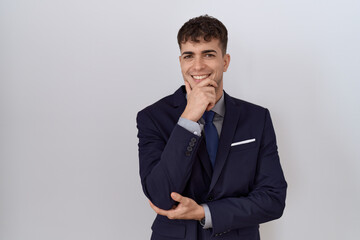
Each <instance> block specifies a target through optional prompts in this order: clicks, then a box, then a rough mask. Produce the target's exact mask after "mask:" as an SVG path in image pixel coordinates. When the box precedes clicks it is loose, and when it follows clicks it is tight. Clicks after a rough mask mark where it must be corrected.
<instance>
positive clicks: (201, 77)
mask: <svg viewBox="0 0 360 240" xmlns="http://www.w3.org/2000/svg"><path fill="white" fill-rule="evenodd" d="M207 76H209V75H202V76H193V78H195V79H196V80H201V79H204V78H206V77H207Z"/></svg>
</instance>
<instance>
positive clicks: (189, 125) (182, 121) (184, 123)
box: [178, 117, 201, 137]
mask: <svg viewBox="0 0 360 240" xmlns="http://www.w3.org/2000/svg"><path fill="white" fill-rule="evenodd" d="M178 124H179V125H180V126H181V127H183V128H185V129H186V130H188V131H189V132H192V133H193V134H195V135H197V136H199V137H200V136H201V128H200V125H199V124H198V123H197V122H194V121H191V120H189V119H186V118H182V117H180V118H179V121H178Z"/></svg>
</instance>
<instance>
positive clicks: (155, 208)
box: [149, 200, 171, 216]
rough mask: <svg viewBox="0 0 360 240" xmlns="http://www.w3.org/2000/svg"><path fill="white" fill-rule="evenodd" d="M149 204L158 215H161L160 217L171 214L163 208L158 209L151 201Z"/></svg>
mask: <svg viewBox="0 0 360 240" xmlns="http://www.w3.org/2000/svg"><path fill="white" fill-rule="evenodd" d="M149 204H150V207H151V208H152V209H153V210H154V211H155V212H156V213H157V214H160V215H163V216H167V215H168V214H169V211H171V210H169V211H167V210H163V209H161V208H158V207H157V206H155V205H154V204H153V203H152V202H151V201H150V200H149Z"/></svg>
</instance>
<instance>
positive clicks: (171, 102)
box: [137, 87, 186, 119]
mask: <svg viewBox="0 0 360 240" xmlns="http://www.w3.org/2000/svg"><path fill="white" fill-rule="evenodd" d="M183 91H184V90H183V88H182V87H180V88H179V89H177V90H176V91H175V92H174V93H173V94H170V95H168V96H165V97H163V98H161V99H160V100H158V101H156V102H155V103H152V104H151V105H149V106H147V107H145V108H144V109H142V110H140V111H139V112H138V114H137V119H139V118H143V117H145V118H146V117H153V118H158V117H163V116H164V115H169V116H171V115H173V114H174V112H175V111H176V109H177V107H179V106H181V105H183V104H184V102H185V103H186V98H185V94H184V92H183Z"/></svg>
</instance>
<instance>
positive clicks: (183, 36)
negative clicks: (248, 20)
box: [177, 15, 228, 55]
mask: <svg viewBox="0 0 360 240" xmlns="http://www.w3.org/2000/svg"><path fill="white" fill-rule="evenodd" d="M201 37H202V38H204V40H205V41H207V42H210V41H211V40H212V39H214V38H215V39H219V41H220V44H221V46H220V47H221V50H222V53H223V55H224V54H225V53H226V47H227V42H228V32H227V29H226V27H225V26H224V24H223V23H222V22H220V21H219V20H218V19H216V18H214V17H211V16H209V15H203V16H199V17H195V18H192V19H190V20H189V21H187V22H186V23H184V25H183V26H182V27H181V28H180V30H179V32H178V35H177V40H178V44H179V47H180V49H181V44H182V43H186V42H187V41H193V42H200V40H199V38H201Z"/></svg>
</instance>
